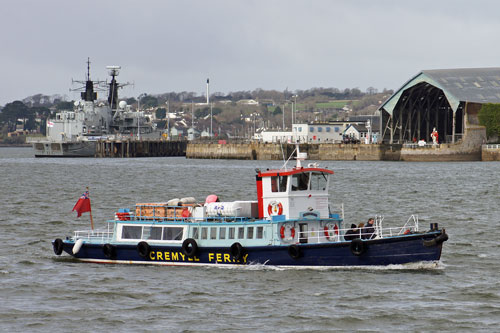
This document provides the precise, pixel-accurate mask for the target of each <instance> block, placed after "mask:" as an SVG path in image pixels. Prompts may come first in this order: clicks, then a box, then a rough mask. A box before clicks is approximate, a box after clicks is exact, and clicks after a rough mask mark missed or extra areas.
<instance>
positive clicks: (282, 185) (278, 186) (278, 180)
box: [271, 176, 288, 192]
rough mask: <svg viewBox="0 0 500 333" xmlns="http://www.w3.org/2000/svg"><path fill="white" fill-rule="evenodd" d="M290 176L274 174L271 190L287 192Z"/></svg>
mask: <svg viewBox="0 0 500 333" xmlns="http://www.w3.org/2000/svg"><path fill="white" fill-rule="evenodd" d="M287 180H288V176H272V177H271V191H272V192H286V182H287Z"/></svg>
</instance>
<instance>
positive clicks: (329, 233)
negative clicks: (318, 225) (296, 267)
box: [298, 215, 418, 243]
mask: <svg viewBox="0 0 500 333" xmlns="http://www.w3.org/2000/svg"><path fill="white" fill-rule="evenodd" d="M383 220H384V217H383V216H381V215H378V216H376V217H375V223H374V229H375V233H374V234H372V233H369V232H366V230H365V229H364V228H356V229H354V231H355V233H354V234H353V235H356V238H362V239H376V238H386V237H393V236H400V235H405V234H408V233H411V232H418V215H411V216H410V217H409V218H408V220H407V221H406V223H405V224H404V225H403V226H402V227H386V228H384V227H383V226H382V222H383ZM349 230H351V229H350V228H344V229H337V228H334V229H326V228H325V229H324V230H319V231H315V230H313V231H299V232H298V239H299V241H300V240H301V239H306V238H307V239H308V240H309V241H314V240H316V241H317V242H318V243H319V242H324V241H325V239H327V240H329V241H337V242H341V241H344V237H343V236H344V235H345V233H346V232H347V231H349Z"/></svg>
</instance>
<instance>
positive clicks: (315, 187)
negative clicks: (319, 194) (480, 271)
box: [311, 172, 328, 191]
mask: <svg viewBox="0 0 500 333" xmlns="http://www.w3.org/2000/svg"><path fill="white" fill-rule="evenodd" d="M327 185H328V175H327V174H326V173H324V172H311V190H312V191H325V190H326V186H327Z"/></svg>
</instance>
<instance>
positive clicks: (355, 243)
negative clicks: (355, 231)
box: [349, 238, 366, 256]
mask: <svg viewBox="0 0 500 333" xmlns="http://www.w3.org/2000/svg"><path fill="white" fill-rule="evenodd" d="M349 249H350V250H351V253H352V254H354V255H355V256H360V255H362V254H363V253H365V251H366V244H365V242H363V241H362V240H361V239H359V238H358V239H353V240H352V241H351V245H350V246H349Z"/></svg>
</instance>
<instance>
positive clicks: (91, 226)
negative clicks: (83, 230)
mask: <svg viewBox="0 0 500 333" xmlns="http://www.w3.org/2000/svg"><path fill="white" fill-rule="evenodd" d="M87 192H89V187H88V186H87ZM89 200H90V192H89ZM89 213H90V229H92V231H94V218H93V217H92V207H91V208H90V211H89Z"/></svg>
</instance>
